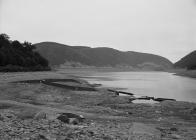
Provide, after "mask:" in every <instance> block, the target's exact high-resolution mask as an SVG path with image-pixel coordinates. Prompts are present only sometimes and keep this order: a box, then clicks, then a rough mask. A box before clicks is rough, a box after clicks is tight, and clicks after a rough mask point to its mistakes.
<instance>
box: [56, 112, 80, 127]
mask: <svg viewBox="0 0 196 140" xmlns="http://www.w3.org/2000/svg"><path fill="white" fill-rule="evenodd" d="M57 119H58V120H60V121H62V122H64V123H67V124H74V125H76V124H79V123H80V122H83V120H84V117H83V116H82V115H76V114H73V113H61V114H60V115H59V116H57Z"/></svg>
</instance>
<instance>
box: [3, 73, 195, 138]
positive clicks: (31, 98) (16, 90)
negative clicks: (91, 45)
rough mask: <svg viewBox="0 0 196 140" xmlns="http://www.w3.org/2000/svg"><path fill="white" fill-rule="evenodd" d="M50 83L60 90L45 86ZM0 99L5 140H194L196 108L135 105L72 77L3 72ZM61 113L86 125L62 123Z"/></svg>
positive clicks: (184, 104) (166, 103)
mask: <svg viewBox="0 0 196 140" xmlns="http://www.w3.org/2000/svg"><path fill="white" fill-rule="evenodd" d="M32 80H34V82H32ZM47 80H49V82H52V83H56V84H58V85H62V86H55V85H51V84H44V82H46V81H47ZM19 81H20V82H19ZM21 81H23V82H21ZM25 81H31V82H25ZM35 81H36V82H35ZM40 81H41V82H40ZM47 82H48V81H47ZM67 85H69V87H70V86H71V87H76V88H67ZM77 87H85V88H86V90H85V88H82V89H83V90H80V89H79V88H77ZM87 89H95V90H87ZM0 97H1V98H0V139H2V140H3V139H32V140H35V139H45V140H46V139H47V140H54V139H57V140H65V139H66V140H68V139H70V140H72V139H73V140H75V139H80V140H95V139H104V140H113V139H116V140H119V139H122V140H138V139H140V140H159V139H163V140H170V139H171V140H172V139H180V140H192V139H196V134H195V132H196V104H195V103H190V102H179V101H162V102H160V103H154V104H148V103H131V102H130V100H129V97H127V96H125V97H124V96H116V94H115V93H113V92H109V91H108V90H107V89H105V88H101V87H95V86H94V85H90V84H89V83H88V82H87V81H84V80H81V79H78V78H77V77H75V76H72V75H66V74H62V73H58V72H25V73H1V74H0ZM62 113H71V114H74V115H73V116H75V115H76V116H81V115H82V116H83V117H84V120H83V121H79V120H77V117H76V118H75V117H73V118H72V117H65V118H64V119H68V121H64V122H63V121H61V120H59V119H58V117H59V115H60V114H62Z"/></svg>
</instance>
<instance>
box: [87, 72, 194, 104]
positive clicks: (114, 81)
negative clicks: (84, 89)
mask: <svg viewBox="0 0 196 140" xmlns="http://www.w3.org/2000/svg"><path fill="white" fill-rule="evenodd" d="M84 79H86V80H88V81H89V82H90V83H98V84H102V85H103V86H104V87H115V88H121V90H123V91H128V92H132V93H134V94H136V95H139V96H140V95H142V96H153V97H158V98H159V97H163V98H173V99H176V100H178V101H189V102H196V79H193V78H188V77H182V76H176V75H173V74H172V73H167V72H96V73H89V74H88V76H86V74H85V78H84Z"/></svg>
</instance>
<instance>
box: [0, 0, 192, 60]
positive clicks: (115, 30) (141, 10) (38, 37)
mask: <svg viewBox="0 0 196 140" xmlns="http://www.w3.org/2000/svg"><path fill="white" fill-rule="evenodd" d="M0 33H6V34H8V35H9V36H10V37H11V39H13V40H19V41H25V40H27V41H29V42H32V43H38V42H43V41H53V42H58V43H62V44H67V45H81V46H90V47H110V48H115V49H118V50H121V51H137V52H145V53H153V54H157V55H161V56H163V57H166V58H168V59H169V60H171V61H172V62H176V61H177V60H179V59H180V58H182V57H183V56H185V55H187V54H188V53H190V52H192V51H193V50H196V0H0Z"/></svg>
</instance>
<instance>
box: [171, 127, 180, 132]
mask: <svg viewBox="0 0 196 140" xmlns="http://www.w3.org/2000/svg"><path fill="white" fill-rule="evenodd" d="M170 130H171V131H178V129H177V128H176V127H172V128H170Z"/></svg>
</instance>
